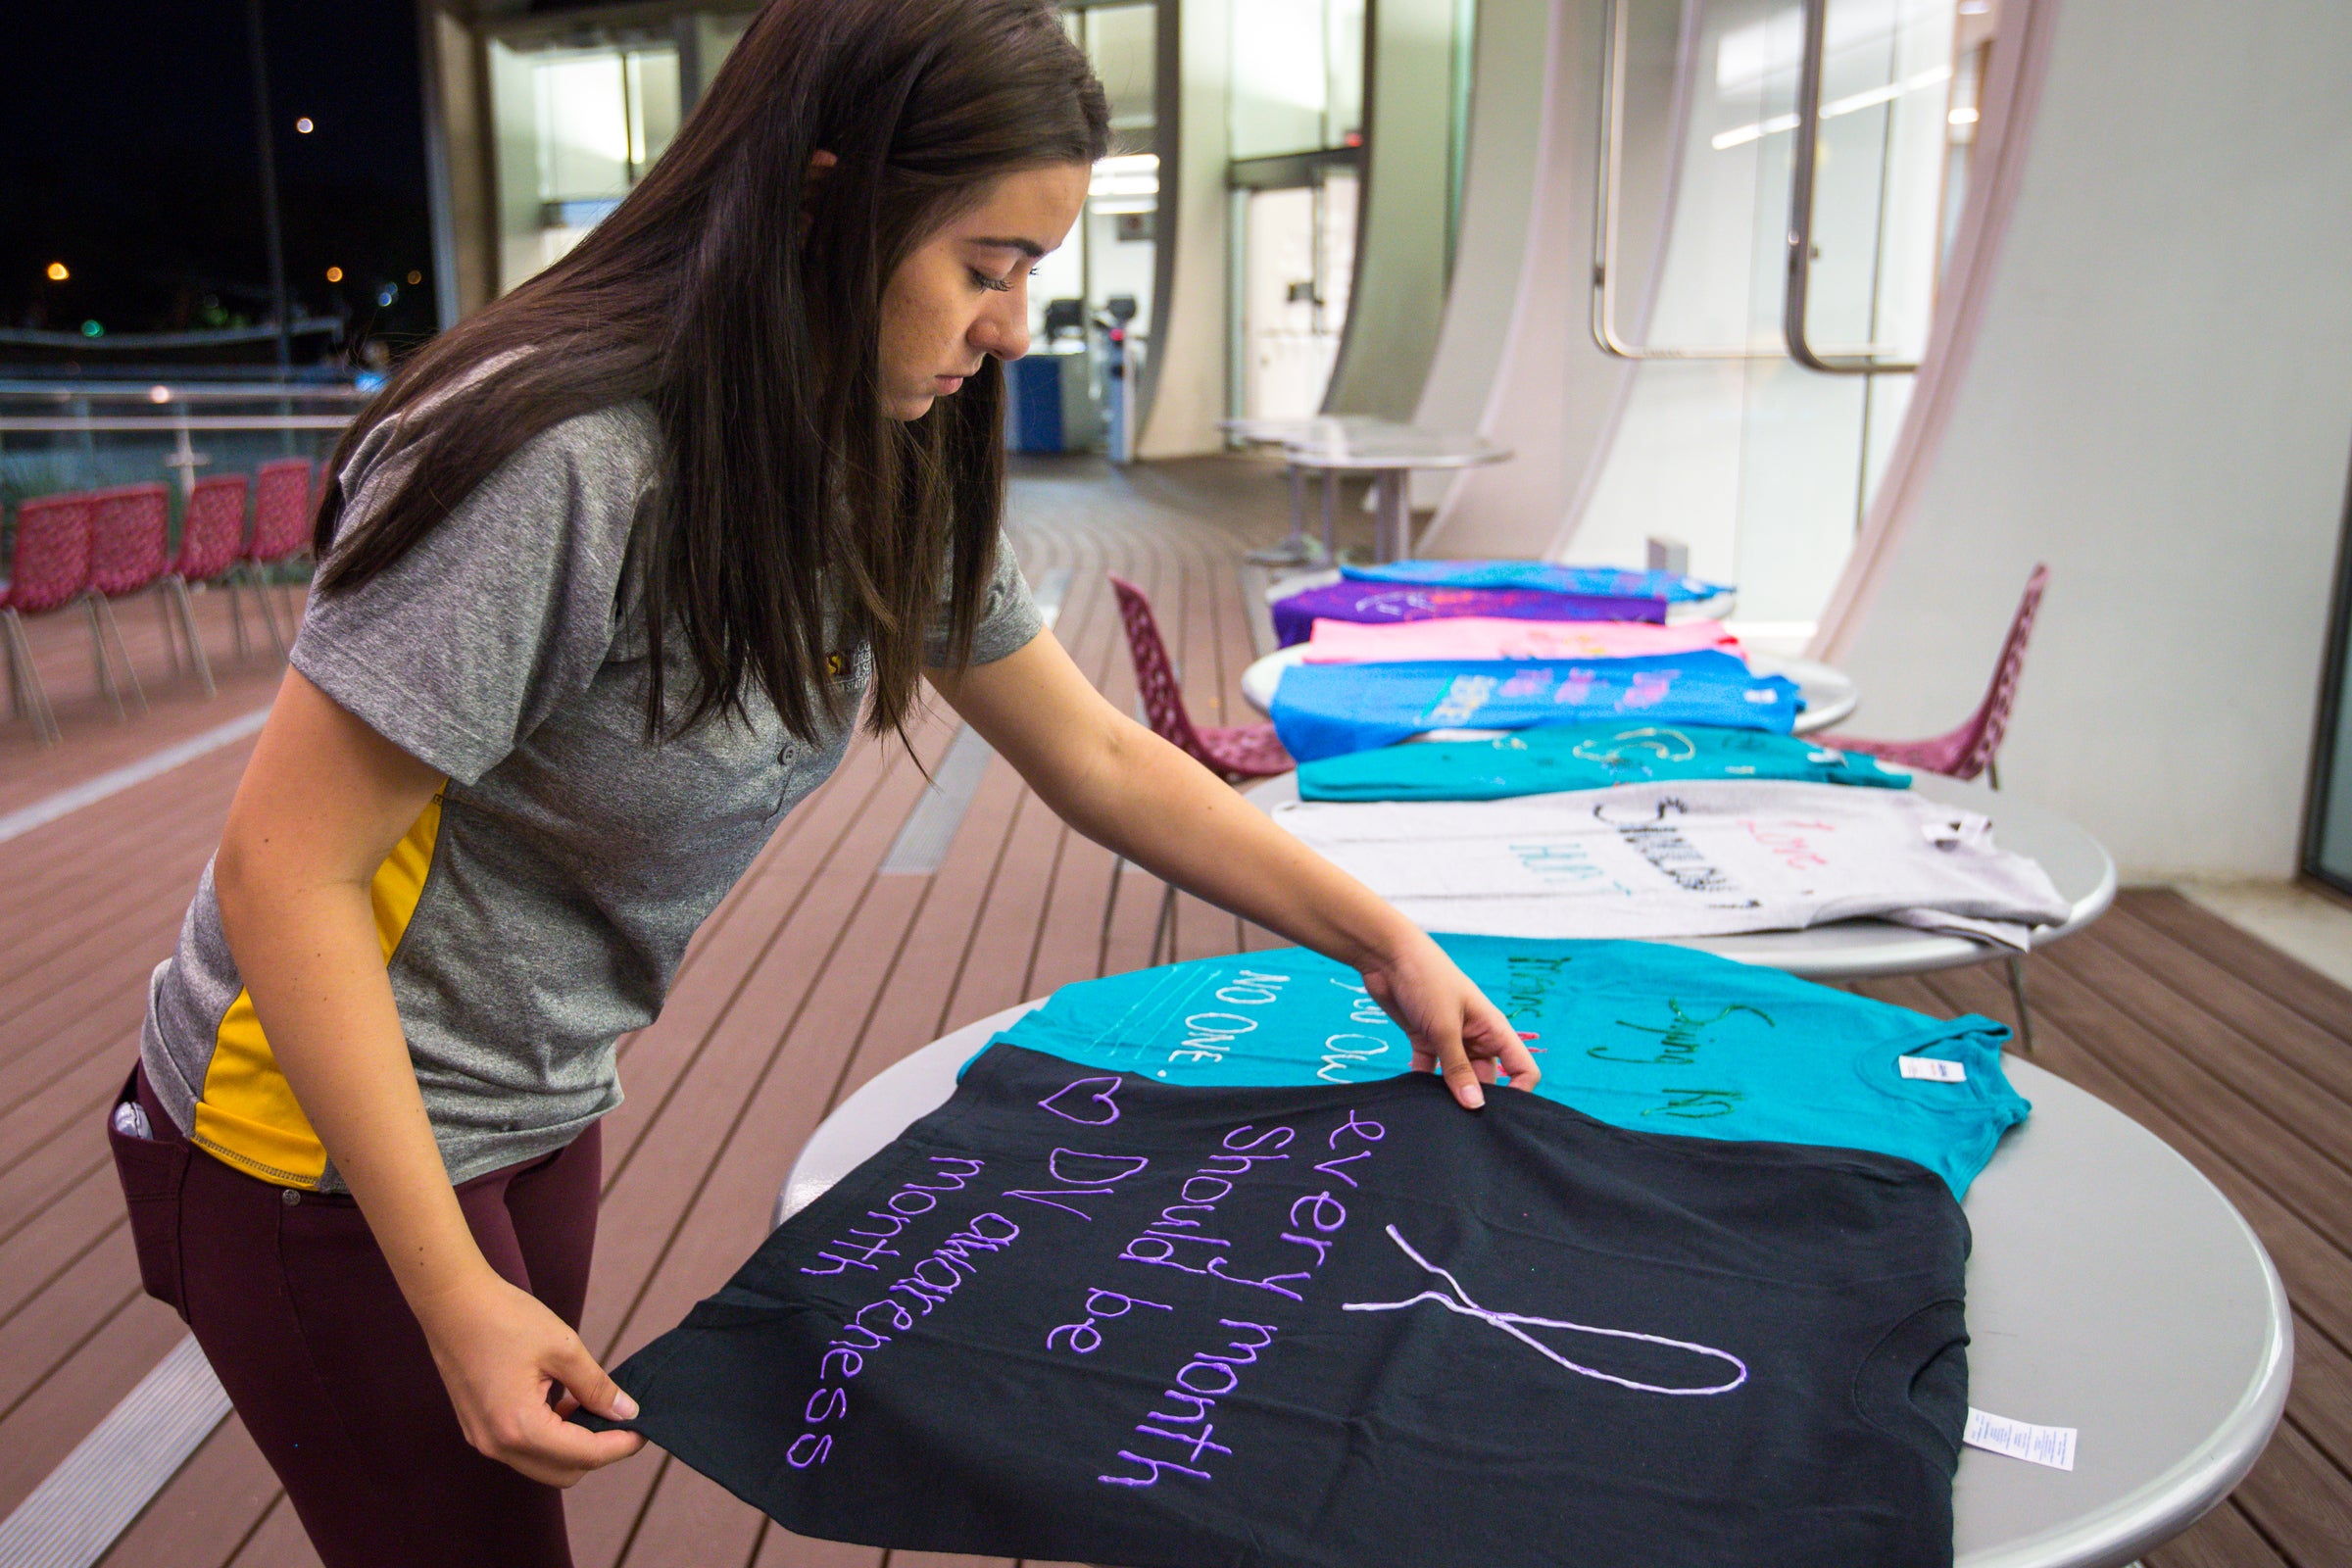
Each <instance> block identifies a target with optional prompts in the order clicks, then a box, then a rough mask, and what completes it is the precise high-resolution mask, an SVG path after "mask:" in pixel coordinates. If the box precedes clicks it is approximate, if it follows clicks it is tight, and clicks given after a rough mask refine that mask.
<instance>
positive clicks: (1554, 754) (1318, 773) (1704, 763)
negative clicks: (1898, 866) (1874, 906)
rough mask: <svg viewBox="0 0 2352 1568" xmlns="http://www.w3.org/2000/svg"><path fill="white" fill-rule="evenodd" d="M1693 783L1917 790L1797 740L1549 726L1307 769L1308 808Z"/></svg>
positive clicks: (1303, 770)
mask: <svg viewBox="0 0 2352 1568" xmlns="http://www.w3.org/2000/svg"><path fill="white" fill-rule="evenodd" d="M1683 778H1765V779H1787V780H1794V781H1797V782H1800V783H1807V784H1865V785H1875V786H1877V787H1879V788H1881V789H1895V790H1899V789H1908V788H1910V786H1911V780H1910V779H1909V778H1908V777H1907V776H1905V775H1904V774H1901V773H1890V772H1888V771H1887V769H1885V768H1883V767H1881V766H1880V765H1879V764H1878V763H1877V762H1876V761H1875V760H1872V759H1870V758H1868V757H1865V756H1863V755H1862V754H1861V753H1859V752H1856V753H1853V754H1850V755H1849V754H1847V753H1845V752H1840V751H1838V750H1836V749H1834V748H1832V747H1828V746H1822V745H1818V744H1816V743H1815V742H1812V741H1809V740H1805V739H1803V738H1801V737H1799V736H1795V735H1776V734H1772V733H1771V732H1769V731H1765V730H1753V729H1716V728H1713V727H1711V726H1707V725H1700V724H1642V723H1627V722H1622V721H1621V722H1617V723H1607V724H1546V725H1544V726H1543V727H1542V728H1539V729H1523V730H1518V731H1516V732H1514V733H1512V734H1509V735H1497V736H1495V738H1494V739H1492V740H1483V741H1411V742H1404V743H1400V744H1398V745H1396V746H1383V747H1381V748H1379V749H1378V750H1376V751H1369V752H1348V753H1346V754H1343V755H1341V756H1338V757H1326V758H1323V759H1321V760H1316V761H1312V762H1303V763H1301V764H1299V799H1301V800H1307V801H1499V800H1506V799H1508V798H1510V797H1512V796H1515V795H1546V794H1549V793H1551V792H1552V791H1555V790H1602V789H1607V788H1609V787H1610V786H1611V785H1613V784H1651V783H1657V782H1660V781H1662V780H1666V779H1683Z"/></svg>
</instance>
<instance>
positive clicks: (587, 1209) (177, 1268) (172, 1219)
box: [108, 1072, 602, 1568]
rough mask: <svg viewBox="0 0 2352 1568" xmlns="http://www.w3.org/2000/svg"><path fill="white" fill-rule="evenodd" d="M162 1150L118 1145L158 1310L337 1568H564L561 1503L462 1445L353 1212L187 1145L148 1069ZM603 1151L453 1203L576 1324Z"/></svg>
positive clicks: (143, 1093)
mask: <svg viewBox="0 0 2352 1568" xmlns="http://www.w3.org/2000/svg"><path fill="white" fill-rule="evenodd" d="M132 1093H135V1094H136V1095H137V1097H138V1100H139V1103H140V1104H141V1105H142V1106H144V1107H145V1109H146V1112H147V1119H148V1124H149V1126H150V1127H151V1128H152V1129H153V1130H154V1133H155V1135H156V1136H155V1137H154V1138H153V1139H150V1140H139V1139H132V1138H126V1137H124V1136H123V1134H121V1133H119V1132H116V1131H115V1130H114V1129H113V1127H112V1125H111V1124H110V1126H109V1128H108V1137H109V1140H110V1141H111V1143H112V1144H113V1147H114V1151H115V1158H116V1166H117V1169H118V1171H119V1172H120V1173H121V1175H122V1177H123V1194H124V1197H125V1198H126V1199H127V1201H128V1202H129V1205H130V1216H131V1234H132V1240H133V1241H134V1243H135V1244H136V1245H137V1248H138V1252H139V1271H140V1276H141V1279H142V1280H143V1282H144V1283H145V1285H146V1287H147V1290H148V1292H149V1294H151V1295H153V1296H156V1297H159V1298H161V1299H163V1300H164V1301H165V1302H167V1303H168V1304H170V1305H171V1306H172V1307H174V1308H176V1309H177V1310H178V1312H179V1315H180V1316H181V1317H183V1318H185V1319H186V1320H187V1323H188V1327H189V1328H190V1329H191V1330H193V1331H194V1333H195V1336H196V1343H197V1344H198V1345H200V1346H202V1347H203V1348H204V1353H205V1357H206V1359H208V1360H210V1361H211V1362H212V1364H213V1370H214V1372H215V1373H217V1374H218V1375H219V1376H220V1379H221V1386H222V1387H223V1388H225V1389H226V1390H227V1391H228V1397H229V1398H230V1400H231V1401H232V1402H233V1403H234V1404H235V1405H236V1408H237V1414H238V1415H239V1416H240V1417H241V1418H242V1419H243V1420H244V1423H245V1428H246V1430H247V1431H248V1432H249V1433H251V1434H252V1436H253V1440H254V1442H255V1444H256V1445H257V1446H260V1448H261V1450H262V1453H263V1455H264V1456H265V1457H267V1458H268V1459H269V1461H270V1467H271V1468H272V1469H274V1470H275V1471H276V1472H277V1477H278V1479H279V1480H280V1481H281V1482H283V1483H284V1484H285V1488H286V1495H287V1496H288V1497H289V1498H290V1499H291V1500H292V1501H293V1504H294V1511H295V1513H296V1514H297V1515H299V1516H300V1518H301V1520H302V1524H303V1528H304V1529H305V1530H307V1531H309V1532H310V1537H311V1542H312V1544H314V1545H315V1546H317V1547H318V1549H319V1557H320V1558H321V1559H322V1560H323V1561H324V1562H325V1564H326V1568H345V1565H352V1568H360V1565H368V1568H408V1565H411V1564H414V1565H416V1568H427V1565H430V1568H461V1565H464V1568H472V1565H475V1564H480V1565H482V1568H491V1565H494V1564H495V1565H497V1568H541V1565H549V1568H569V1565H570V1562H571V1550H570V1547H569V1545H568V1544H567V1543H566V1540H565V1537H564V1500H563V1499H564V1495H563V1493H562V1492H560V1491H558V1490H557V1489H556V1488H553V1487H548V1486H542V1485H541V1484H540V1483H538V1482H536V1481H532V1480H530V1479H529V1478H527V1477H525V1476H523V1475H522V1474H521V1473H520V1472H518V1471H515V1470H512V1469H510V1468H508V1467H507V1466H506V1465H504V1464H501V1463H499V1462H498V1461H497V1460H495V1459H490V1458H485V1457H483V1456H482V1455H481V1454H479V1453H477V1452H475V1451H474V1450H473V1448H472V1447H471V1446H468V1445H467V1443H466V1439H465V1436H464V1434H463V1433H462V1432H460V1430H459V1428H458V1417H457V1412H456V1410H455V1409H454V1408H453V1407H452V1406H451V1404H450V1402H449V1396H448V1394H447V1392H446V1391H445V1390H444V1389H443V1387H442V1383H441V1374H440V1372H439V1371H438V1370H437V1369H436V1368H435V1366H434V1364H433V1356H432V1351H431V1350H430V1349H429V1348H427V1347H426V1344H425V1339H424V1331H423V1330H422V1329H421V1328H419V1327H418V1326H417V1319H416V1318H415V1316H413V1315H412V1314H411V1313H410V1311H409V1307H408V1303H407V1302H406V1301H405V1300H404V1299H402V1298H401V1294H400V1288H399V1287H398V1286H397V1285H396V1284H394V1283H393V1279H392V1271H391V1269H390V1268H389V1267H388V1266H387V1265H386V1264H385V1262H384V1257H383V1253H382V1252H381V1251H380V1250H378V1249H377V1247H376V1245H375V1237H374V1235H373V1234H372V1233H371V1232H370V1231H369V1230H368V1221H367V1219H366V1218H365V1217H364V1216H363V1215H362V1214H361V1213H360V1210H359V1205H358V1204H357V1203H355V1202H354V1201H352V1200H351V1199H350V1198H348V1197H346V1196H342V1195H338V1194H321V1193H304V1192H297V1191H295V1190H294V1189H292V1188H289V1187H275V1186H272V1185H270V1183H268V1182H264V1181H259V1180H256V1179H255V1178H253V1177H251V1176H248V1175H246V1174H244V1173H243V1172H242V1171H238V1170H234V1169H232V1168H231V1167H229V1166H228V1165H226V1164H224V1163H222V1162H221V1161H220V1160H217V1159H215V1158H213V1157H212V1156H211V1155H209V1154H206V1153H205V1152H202V1151H201V1150H197V1149H195V1148H193V1147H192V1146H190V1145H189V1144H188V1143H187V1141H186V1140H185V1139H183V1138H181V1137H180V1136H179V1134H178V1133H177V1132H176V1131H175V1130H174V1129H173V1126H172V1120H171V1118H170V1117H169V1116H168V1115H166V1114H165V1112H164V1108H163V1106H162V1105H161V1104H160V1103H157V1101H156V1099H155V1096H154V1092H153V1091H152V1090H150V1089H149V1088H148V1086H147V1081H146V1076H145V1074H144V1073H143V1072H141V1073H137V1074H134V1075H133V1078H132V1082H131V1084H130V1085H128V1086H126V1087H125V1091H124V1095H123V1098H128V1097H129V1096H130V1095H131V1094H132ZM601 1143H602V1140H601V1139H600V1137H599V1135H598V1129H597V1128H596V1127H595V1126H593V1125H592V1126H590V1127H589V1129H588V1130H587V1131H586V1132H584V1133H582V1134H581V1135H580V1136H579V1137H577V1138H575V1139H573V1140H572V1142H571V1143H570V1144H569V1145H568V1146H567V1147H565V1148H564V1149H561V1150H558V1151H557V1152H554V1153H552V1154H547V1155H544V1156H542V1157H540V1158H538V1159H535V1160H531V1161H529V1162H527V1163H525V1164H521V1165H515V1166H511V1167H509V1168H508V1169H506V1170H500V1171H493V1172H491V1173H490V1174H489V1175H486V1176H477V1177H475V1178H474V1179H473V1180H471V1181H469V1182H466V1183H465V1184H464V1185H463V1186H461V1187H459V1188H458V1201H459V1204H460V1205H461V1206H462V1207H463V1208H464V1209H465V1212H466V1223H467V1224H468V1225H470V1226H471V1227H472V1230H473V1239H474V1241H475V1242H476V1243H478V1244H479V1245H480V1247H481V1249H482V1255H483V1256H484V1257H486V1258H488V1259H489V1261H490V1266H491V1267H492V1268H495V1269H496V1270H498V1272H499V1273H500V1274H501V1275H502V1276H504V1277H505V1278H506V1279H507V1280H509V1281H511V1282H512V1283H514V1284H515V1285H516V1286H518V1287H520V1288H521V1289H523V1290H526V1291H529V1292H530V1293H531V1294H532V1295H534V1296H536V1297H538V1298H539V1299H540V1300H542V1301H544V1302H546V1303H547V1304H548V1306H549V1307H550V1308H552V1309H553V1310H554V1311H555V1313H556V1315H557V1316H559V1317H561V1318H563V1319H564V1322H566V1323H569V1324H571V1325H572V1326H573V1327H574V1328H577V1327H578V1326H579V1322H580V1309H581V1307H582V1305H583V1304H584V1303H585V1301H586V1299H587V1295H588V1262H589V1256H590V1253H591V1250H593V1247H594V1244H595V1239H596V1204H597V1191H598V1185H599V1181H600V1174H599V1173H600V1167H601V1163H602V1161H601V1158H600V1153H601Z"/></svg>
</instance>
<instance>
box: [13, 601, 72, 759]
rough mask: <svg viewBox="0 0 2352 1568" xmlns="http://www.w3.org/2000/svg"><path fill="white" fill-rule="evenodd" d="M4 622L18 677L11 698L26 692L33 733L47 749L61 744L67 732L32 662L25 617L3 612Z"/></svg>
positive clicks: (14, 672) (15, 679) (14, 669)
mask: <svg viewBox="0 0 2352 1568" xmlns="http://www.w3.org/2000/svg"><path fill="white" fill-rule="evenodd" d="M0 620H5V621H6V623H7V626H8V668H9V673H10V675H12V676H13V677H14V679H13V680H12V681H11V682H10V686H11V691H10V696H11V697H14V696H16V694H17V690H18V689H22V691H23V693H24V705H25V709H26V710H28V711H30V712H31V714H32V727H33V732H34V733H35V734H37V735H39V736H40V738H41V744H42V745H43V746H55V745H58V744H59V743H60V742H62V741H63V740H64V739H65V733H64V732H63V731H62V730H60V729H59V728H58V727H57V710H55V709H54V708H51V707H50V706H49V689H48V687H46V686H44V685H42V684H41V672H40V670H39V668H38V667H36V666H35V665H34V663H33V662H32V644H31V642H30V641H29V640H28V639H26V637H25V620H24V617H23V616H21V615H19V614H18V613H16V612H15V611H13V610H8V611H0Z"/></svg>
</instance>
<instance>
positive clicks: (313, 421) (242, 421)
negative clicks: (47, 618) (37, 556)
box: [0, 380, 373, 509]
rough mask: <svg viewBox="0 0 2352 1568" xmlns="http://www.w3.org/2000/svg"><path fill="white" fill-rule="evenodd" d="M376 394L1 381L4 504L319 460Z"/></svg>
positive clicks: (293, 386) (272, 385)
mask: <svg viewBox="0 0 2352 1568" xmlns="http://www.w3.org/2000/svg"><path fill="white" fill-rule="evenodd" d="M372 395H373V394H372V393H369V392H363V391H360V390H358V389H356V388H353V387H351V386H348V385H339V386H319V385H302V384H299V383H279V382H274V381H270V382H247V383H233V382H231V383H210V384H194V385H189V384H165V383H157V384H152V385H139V384H135V383H132V384H123V383H98V384H91V383H86V382H71V383H61V382H56V381H33V380H0V502H5V503H7V504H8V505H9V506H10V507H11V508H12V509H13V507H14V505H15V504H16V503H18V502H21V501H23V500H25V499H27V498H29V497H32V496H38V495H46V494H50V493H52V492H55V491H60V490H89V489H97V488H101V487H103V486H107V485H118V484H135V483H140V482H143V481H146V480H152V479H170V480H171V481H172V482H173V483H174V485H175V486H176V488H177V489H178V490H179V491H180V492H181V493H182V494H185V493H186V491H187V490H188V489H190V488H191V487H192V486H193V485H194V484H195V482H196V480H197V479H198V478H199V477H200V476H201V470H205V469H211V470H213V471H216V472H235V471H239V470H247V471H250V470H251V469H253V468H255V467H258V466H260V465H261V464H263V463H267V462H270V461H271V460H272V459H277V458H289V457H305V458H310V459H312V460H313V461H315V462H317V461H323V460H324V459H325V458H326V457H327V456H328V455H329V454H330V453H331V452H332V451H333V450H334V445H335V442H336V440H337V439H338V438H339V437H340V435H341V432H342V431H343V430H344V429H345V428H346V427H347V426H348V425H349V424H350V423H351V421H352V420H353V419H354V418H355V417H357V416H358V415H359V412H360V410H361V409H362V408H363V407H365V406H366V404H367V402H368V398H369V397H371V396H372Z"/></svg>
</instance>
